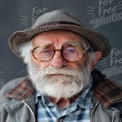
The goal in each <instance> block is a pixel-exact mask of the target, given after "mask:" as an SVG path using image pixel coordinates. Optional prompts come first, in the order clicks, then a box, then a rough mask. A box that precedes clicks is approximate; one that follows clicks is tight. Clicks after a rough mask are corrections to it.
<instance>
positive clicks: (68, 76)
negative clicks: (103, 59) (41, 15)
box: [28, 30, 91, 98]
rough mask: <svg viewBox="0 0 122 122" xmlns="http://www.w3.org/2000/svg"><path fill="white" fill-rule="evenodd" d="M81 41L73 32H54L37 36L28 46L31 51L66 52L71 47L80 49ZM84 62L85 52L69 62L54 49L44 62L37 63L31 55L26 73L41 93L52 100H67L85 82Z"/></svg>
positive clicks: (83, 85)
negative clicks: (32, 49)
mask: <svg viewBox="0 0 122 122" xmlns="http://www.w3.org/2000/svg"><path fill="white" fill-rule="evenodd" d="M84 40H85V39H84V38H83V37H81V36H79V35H77V34H75V33H73V32H69V31H59V30H57V31H49V32H44V33H41V34H38V35H37V36H35V37H34V38H33V41H32V45H33V48H35V47H38V46H41V47H42V48H43V47H44V49H45V47H46V51H48V50H47V49H48V48H51V49H52V48H54V49H62V48H67V47H68V49H69V48H72V47H73V46H80V48H82V49H84V46H83V43H82V42H83V41H84ZM84 50H85V49H84ZM71 51H72V50H71ZM37 52H38V51H37ZM46 53H47V52H46ZM38 55H39V52H38ZM69 58H70V57H69ZM88 62H89V61H88V55H87V53H86V54H84V56H83V58H82V59H80V60H78V61H74V62H70V61H67V60H65V59H64V58H63V56H62V54H61V51H60V50H57V51H55V54H54V56H53V58H52V59H50V60H47V61H40V60H38V59H35V58H34V57H33V56H32V64H30V65H29V67H28V72H29V74H30V78H31V79H32V81H33V83H34V85H35V86H36V88H37V89H38V90H39V91H40V92H41V93H42V94H44V95H47V96H51V97H55V98H63V97H65V98H69V97H72V96H73V95H75V94H77V93H79V92H80V91H81V90H82V89H83V88H84V87H86V85H87V84H88V83H89V74H90V67H91V64H90V63H88Z"/></svg>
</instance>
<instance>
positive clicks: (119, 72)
mask: <svg viewBox="0 0 122 122" xmlns="http://www.w3.org/2000/svg"><path fill="white" fill-rule="evenodd" d="M55 9H63V10H65V11H67V12H69V13H71V14H72V15H74V16H76V17H77V18H78V19H80V20H81V22H82V23H84V24H85V25H87V26H88V27H89V28H91V29H94V30H96V31H98V32H101V33H102V34H104V35H105V36H106V37H107V38H108V39H109V41H110V43H111V46H112V53H111V54H110V55H109V56H108V57H107V58H106V59H104V60H103V61H101V62H100V64H99V65H98V66H97V67H98V68H99V69H100V70H101V71H102V72H104V73H105V74H107V76H108V77H110V78H112V79H115V80H117V82H121V79H122V68H121V67H122V46H121V44H122V42H121V40H122V0H102V2H101V0H0V43H1V44H0V87H2V86H3V85H4V84H5V83H7V82H8V81H9V80H11V79H13V78H17V77H21V76H24V75H25V74H26V66H25V65H24V64H23V62H22V61H21V60H20V59H19V58H17V57H16V56H15V55H14V54H12V53H11V51H10V50H9V47H8V38H9V36H10V34H12V33H13V32H14V31H17V30H22V29H24V28H29V27H30V26H31V25H32V23H33V22H34V20H35V19H36V18H37V17H38V16H40V15H41V14H43V13H45V12H48V11H52V10H55ZM115 15H117V16H118V18H117V17H116V19H115ZM107 17H108V19H107ZM109 17H111V18H109ZM112 17H113V18H112ZM103 18H106V19H107V20H106V21H104V19H103ZM94 20H98V21H99V24H100V22H101V24H100V26H99V27H94V25H93V24H92V23H93V21H94Z"/></svg>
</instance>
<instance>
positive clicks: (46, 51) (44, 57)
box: [32, 46, 89, 62]
mask: <svg viewBox="0 0 122 122" xmlns="http://www.w3.org/2000/svg"><path fill="white" fill-rule="evenodd" d="M88 50H89V49H87V50H84V49H82V48H81V47H80V46H67V47H63V48H62V49H55V48H54V47H52V46H47V47H46V46H44V47H43V46H38V47H35V48H34V49H33V50H32V55H33V57H34V58H35V59H36V60H39V61H42V62H45V61H49V60H51V59H52V58H53V57H54V55H55V52H56V51H60V52H61V55H62V57H63V58H64V59H65V60H66V61H69V62H75V61H79V60H81V59H82V58H83V57H84V55H85V53H86V52H87V51H88Z"/></svg>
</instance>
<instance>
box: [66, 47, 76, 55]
mask: <svg viewBox="0 0 122 122" xmlns="http://www.w3.org/2000/svg"><path fill="white" fill-rule="evenodd" d="M64 53H69V54H73V53H77V49H76V48H75V47H67V48H66V49H65V50H64Z"/></svg>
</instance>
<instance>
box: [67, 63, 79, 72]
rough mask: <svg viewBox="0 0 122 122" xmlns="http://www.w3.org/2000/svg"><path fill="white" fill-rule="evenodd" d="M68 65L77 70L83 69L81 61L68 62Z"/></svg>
mask: <svg viewBox="0 0 122 122" xmlns="http://www.w3.org/2000/svg"><path fill="white" fill-rule="evenodd" d="M67 66H68V67H71V68H74V69H76V70H80V69H81V63H80V62H71V63H68V65H67Z"/></svg>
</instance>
